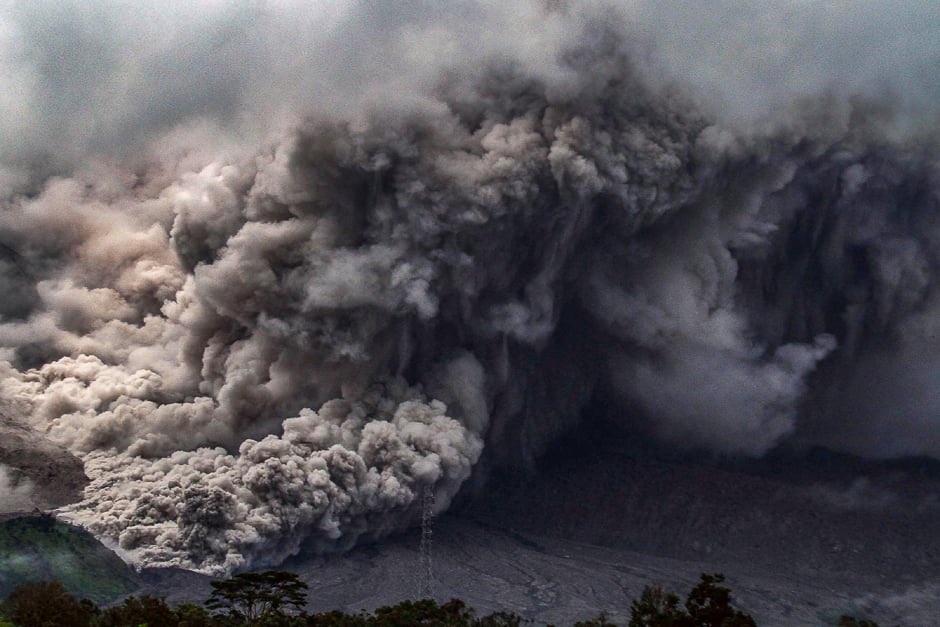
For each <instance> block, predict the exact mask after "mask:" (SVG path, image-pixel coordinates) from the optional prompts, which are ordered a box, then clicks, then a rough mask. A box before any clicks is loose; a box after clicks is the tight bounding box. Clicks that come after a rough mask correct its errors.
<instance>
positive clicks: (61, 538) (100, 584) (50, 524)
mask: <svg viewBox="0 0 940 627" xmlns="http://www.w3.org/2000/svg"><path fill="white" fill-rule="evenodd" d="M51 579H55V580H58V581H60V582H62V585H63V586H65V588H66V590H68V591H69V592H70V593H71V594H73V595H75V596H76V597H78V598H88V599H91V600H93V601H95V602H96V603H107V602H109V601H113V600H116V599H120V598H122V597H123V596H124V595H126V594H129V593H132V592H134V591H135V590H136V589H137V587H138V585H137V582H136V577H135V573H134V571H133V570H132V569H131V568H130V567H128V566H127V565H126V564H125V563H124V562H122V561H121V559H120V558H119V557H118V556H117V555H115V554H114V553H113V552H111V551H110V550H108V549H107V548H105V547H104V546H103V545H102V544H101V543H100V542H98V541H97V540H96V539H95V538H94V537H93V536H92V535H91V534H90V533H88V532H87V531H85V530H84V529H81V528H79V527H73V526H71V525H67V524H65V523H61V522H58V521H56V520H55V519H54V518H52V517H51V516H44V515H35V516H23V517H19V518H13V519H10V520H5V521H0V599H4V598H6V597H7V596H8V595H9V594H10V592H11V591H12V590H13V588H14V587H16V586H17V585H19V584H21V583H26V582H35V581H44V580H51Z"/></svg>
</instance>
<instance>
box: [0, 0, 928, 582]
mask: <svg viewBox="0 0 940 627" xmlns="http://www.w3.org/2000/svg"><path fill="white" fill-rule="evenodd" d="M656 6H659V5H658V4H652V3H651V4H650V5H647V4H646V3H642V2H641V3H636V4H631V5H629V6H607V5H604V4H601V3H589V4H586V5H583V6H580V7H577V8H576V7H572V6H567V5H565V4H563V3H559V4H558V6H550V7H546V5H545V4H544V3H534V2H533V3H514V6H513V7H500V6H491V5H489V4H486V3H482V4H465V3H459V2H458V3H452V4H443V3H429V4H427V5H425V4H423V3H416V4H415V6H413V7H412V6H409V8H407V9H405V8H400V7H398V6H397V5H396V4H394V3H389V4H385V3H365V4H362V5H348V6H345V8H344V7H343V6H340V5H333V4H330V3H322V4H316V3H314V4H313V5H306V4H305V5H303V6H299V5H298V6H292V5H291V4H290V3H287V4H284V5H279V6H278V7H276V8H274V7H266V6H263V5H257V6H256V5H252V8H250V9H239V10H235V9H234V8H233V7H231V6H227V5H218V6H215V5H213V6H207V7H205V8H203V9H196V8H192V7H189V6H183V5H177V4H174V3H168V4H167V6H166V8H165V9H159V10H157V9H154V10H153V11H152V13H153V14H152V15H149V14H148V15H144V13H142V12H139V11H138V10H132V9H129V8H127V7H117V6H111V5H110V4H108V3H90V4H89V3H81V4H80V5H78V4H76V5H70V4H68V3H56V4H55V6H53V5H51V4H47V3H31V4H29V5H13V6H11V7H4V8H3V14H2V21H0V27H2V30H0V46H2V49H3V51H4V53H9V54H4V55H3V58H4V59H5V61H4V63H5V64H9V66H10V67H9V72H4V73H3V77H4V78H2V79H0V87H4V88H5V87H8V86H15V87H16V88H17V89H15V90H13V91H11V90H9V89H3V90H2V91H3V93H5V94H13V93H16V94H19V95H17V96H13V95H6V96H4V99H3V100H0V110H2V111H3V113H4V116H3V118H4V121H3V122H0V124H2V125H3V126H2V127H0V128H2V130H3V132H4V133H6V134H7V136H8V137H9V138H10V139H9V141H6V140H5V141H4V145H3V147H2V148H0V191H2V212H0V280H2V281H3V284H4V287H5V288H6V289H5V291H6V293H7V294H8V299H7V300H5V301H4V302H3V303H2V305H0V341H2V347H3V349H2V351H3V352H2V355H0V356H2V358H3V359H4V360H5V361H4V362H3V374H2V379H0V390H2V399H0V400H2V412H3V415H5V416H8V417H11V418H13V419H15V420H16V421H17V422H19V423H21V424H27V425H30V426H31V427H32V428H34V429H35V430H37V431H40V432H42V433H44V434H45V435H46V436H47V437H48V438H49V439H51V440H52V441H54V442H56V443H58V444H60V445H63V446H65V447H66V448H68V449H69V450H70V451H72V452H73V453H74V454H76V455H78V456H79V457H81V459H82V460H83V461H84V463H85V471H86V473H87V474H88V476H89V478H90V484H89V486H88V487H87V489H86V490H85V494H84V498H83V500H82V501H80V502H78V503H76V504H74V505H72V506H70V507H68V508H67V509H66V510H65V512H64V515H65V516H68V517H70V518H71V519H73V520H75V521H78V522H80V523H82V524H84V525H86V526H88V527H89V528H90V529H92V530H93V531H94V532H95V533H97V534H99V535H100V536H102V537H105V538H108V539H111V540H113V541H116V542H117V543H118V544H119V545H120V546H121V548H122V549H123V550H124V551H125V552H126V553H125V554H126V555H129V556H131V557H132V558H133V559H134V560H136V561H137V562H138V563H140V564H144V565H179V566H183V567H186V568H191V569H196V570H202V571H206V572H227V571H231V570H233V569H237V568H243V567H249V566H252V565H259V564H263V563H277V562H279V561H280V560H282V559H283V558H284V557H286V556H288V555H290V554H292V553H294V552H296V551H297V550H298V548H299V546H300V544H301V543H302V542H309V543H314V544H316V545H317V546H320V547H322V548H324V549H328V548H337V547H339V548H342V547H345V546H349V545H350V544H351V543H353V542H355V541H357V540H358V539H360V538H378V537H381V536H382V535H383V534H386V533H388V532H390V531H393V530H394V529H397V528H401V527H402V526H405V525H408V524H411V523H413V522H414V521H415V520H417V519H418V518H419V517H420V507H421V499H420V495H421V494H422V493H423V492H424V491H425V490H427V489H431V490H433V492H434V502H435V504H436V507H438V508H439V509H442V508H446V507H447V505H448V504H449V502H450V501H451V499H452V498H453V497H454V496H455V495H456V493H457V492H458V490H459V489H460V487H461V485H462V483H463V482H464V481H465V480H466V479H467V478H468V477H469V476H470V475H471V473H472V472H473V471H474V468H475V467H476V468H482V467H483V466H487V467H488V466H492V465H504V466H516V467H518V466H526V465H527V464H530V463H531V461H532V460H533V459H534V457H536V456H537V455H539V454H541V453H542V452H543V451H544V450H545V448H546V446H547V444H548V443H550V442H551V441H552V440H553V438H555V437H556V436H557V435H559V434H560V433H562V432H564V431H565V430H567V429H570V428H572V427H574V426H576V425H577V423H578V421H579V420H580V419H581V418H580V413H581V410H582V409H583V408H584V406H585V405H586V404H587V403H588V402H589V401H590V399H591V398H592V397H594V398H602V399H603V400H604V402H606V403H608V404H611V405H614V406H618V407H620V408H621V410H620V411H619V413H620V414H621V415H622V416H623V420H624V421H627V422H630V423H631V424H632V425H633V426H636V427H637V428H644V429H647V430H648V431H649V432H650V433H651V434H652V435H654V436H655V437H658V438H660V439H662V440H663V441H665V442H668V443H671V444H673V445H675V446H679V447H683V448H703V449H707V450H711V451H715V452H718V453H730V454H747V455H760V454H763V453H764V452H766V451H767V450H769V449H771V448H773V447H774V446H776V445H778V444H780V443H781V442H784V441H788V440H792V441H812V442H821V443H825V444H829V445H832V446H835V447H840V448H844V449H848V450H853V451H857V452H863V453H866V454H872V455H880V456H888V455H904V454H928V455H935V456H936V455H940V427H938V425H937V424H936V422H935V420H934V418H933V416H934V415H935V414H936V410H937V408H938V402H940V401H938V400H937V399H936V398H932V397H931V395H929V394H927V393H926V392H924V393H923V394H921V395H919V396H917V398H916V399H914V400H908V401H905V402H900V400H901V397H902V396H903V397H906V395H907V392H908V389H907V388H908V387H909V381H910V380H911V379H910V377H906V376H904V375H903V374H901V370H903V369H913V370H914V371H915V372H916V376H917V377H918V378H917V379H916V380H918V381H922V382H923V383H924V385H925V386H928V385H932V387H933V388H935V387H936V385H933V384H934V383H938V382H940V368H938V367H937V364H936V360H935V359H921V358H920V356H923V355H927V354H932V352H931V349H932V347H934V346H936V343H937V340H936V338H935V333H934V331H935V329H934V327H935V325H936V322H935V321H936V319H937V318H936V314H937V308H938V295H937V294H936V291H935V289H934V278H935V277H936V276H937V275H938V270H940V265H938V264H940V254H938V253H940V238H938V235H937V234H938V233H940V229H937V228H936V227H937V226H940V224H938V218H940V211H938V209H940V207H938V201H940V176H938V175H940V172H938V170H937V151H936V143H935V135H934V134H933V133H934V130H935V128H934V126H932V125H931V124H932V123H931V119H932V118H931V115H932V113H931V109H930V107H929V106H928V105H929V103H930V102H932V100H930V98H928V97H926V96H923V94H928V95H929V93H936V91H937V90H936V89H935V85H932V84H930V85H926V86H921V88H920V89H921V91H918V92H916V93H914V92H905V93H906V97H905V98H904V99H901V100H899V101H896V100H894V99H892V94H894V93H895V92H896V90H897V89H901V88H907V87H909V86H910V83H907V82H905V80H906V78H905V76H906V75H900V76H893V77H892V76H891V75H890V74H889V73H887V72H886V71H885V69H886V68H887V67H889V66H888V65H885V64H880V63H872V64H870V66H869V67H868V69H867V70H866V72H867V73H866V74H865V76H868V77H869V78H870V81H869V82H868V83H864V84H863V83H862V82H860V80H853V81H850V82H849V83H848V84H846V83H844V82H840V81H837V80H834V81H826V80H825V79H826V77H827V75H829V74H831V75H833V76H838V75H839V71H840V70H844V68H843V67H841V66H839V65H838V60H833V61H832V63H833V64H835V66H834V67H823V68H822V69H821V70H820V73H819V75H813V76H811V75H809V74H808V71H806V70H803V71H802V74H799V75H794V76H791V77H790V79H791V80H790V81H789V82H787V81H783V82H782V83H780V84H778V85H777V88H778V90H777V91H766V90H762V88H761V86H760V85H761V83H760V81H758V80H756V79H755V76H762V74H761V73H762V72H763V69H762V68H756V69H754V68H751V69H748V68H744V67H736V66H734V60H733V59H729V58H728V57H726V56H722V55H717V56H716V54H715V49H714V46H713V43H712V42H711V40H710V39H708V38H706V41H708V42H709V44H708V46H707V47H706V51H709V50H710V51H711V52H708V53H707V54H705V56H704V57H703V58H696V59H694V60H693V59H689V58H688V56H687V55H685V54H683V53H682V51H686V47H685V46H684V45H682V44H681V42H682V38H683V37H684V36H692V35H697V36H701V35H703V34H706V35H707V34H709V33H710V34H711V35H714V34H715V33H716V32H720V30H717V31H714V30H710V29H711V28H712V27H711V26H709V24H711V22H710V19H711V18H708V19H704V18H703V17H702V15H701V14H699V13H696V11H697V10H698V9H694V10H693V9H691V8H690V9H688V10H687V17H688V22H687V23H684V25H683V28H681V29H678V30H676V31H675V32H671V34H669V35H668V36H665V38H664V39H663V41H662V42H661V43H660V42H658V40H657V36H656V35H657V33H659V32H660V31H661V30H662V29H663V25H664V24H665V23H669V20H667V19H666V16H663V15H661V13H660V10H659V9H656V8H654V7H656ZM766 10H767V7H765V6H763V4H761V3H759V2H755V3H753V5H752V6H751V7H750V9H749V11H748V12H745V13H747V14H748V15H751V17H752V18H754V21H753V22H743V23H742V24H739V26H741V28H742V29H743V30H740V29H739V30H738V31H736V32H739V33H750V34H751V35H754V37H755V39H754V41H753V42H752V45H754V46H755V47H760V46H762V45H763V44H764V43H766V42H764V41H763V40H761V38H760V37H758V35H760V34H762V33H765V29H764V26H766V24H765V23H764V22H762V21H761V20H760V19H757V17H756V16H759V15H762V13H761V12H762V11H766ZM788 10H789V11H790V12H791V13H792V15H794V16H796V17H794V20H795V23H797V24H798V25H799V27H800V28H804V29H809V30H806V32H807V33H809V34H807V35H806V37H807V38H808V41H807V42H805V43H806V46H808V47H809V48H814V47H815V48H814V49H816V50H817V51H818V52H820V53H825V52H826V50H825V46H826V45H829V44H827V43H826V42H827V41H828V40H827V39H826V38H824V37H821V36H817V35H816V34H813V33H815V32H816V31H813V30H812V29H811V28H809V26H807V24H810V25H811V24H812V23H813V20H814V19H815V18H814V13H813V11H818V10H819V9H809V8H807V9H806V11H808V13H805V14H801V13H799V12H798V11H799V9H798V8H797V7H796V6H795V5H794V6H793V7H790V8H789V9H788ZM140 11H142V10H140ZM200 11H202V13H200ZM794 12H795V13H794ZM863 13H864V15H862V16H861V17H856V18H853V20H855V21H850V22H848V24H849V26H848V27H847V28H853V27H855V26H859V24H861V25H862V26H864V24H866V23H867V22H865V20H866V19H868V18H870V17H871V16H870V15H868V13H865V12H863ZM912 13H914V14H916V15H903V16H901V18H903V19H902V22H903V23H904V24H907V23H908V22H910V23H918V22H917V20H919V19H922V18H923V17H924V16H922V15H920V14H919V13H918V11H913V12H912ZM866 15H868V18H866V17H865V16H866ZM817 17H819V20H820V22H819V23H820V24H825V25H826V28H828V29H832V28H835V26H834V23H833V21H832V16H831V15H826V16H817ZM729 19H731V18H730V17H729ZM734 19H736V20H743V19H745V18H742V17H741V16H735V17H734ZM763 19H766V18H763ZM761 24H764V26H761ZM853 25H854V26H853ZM859 28H861V26H859ZM823 30H825V29H823ZM861 30H862V31H864V30H865V29H864V28H861ZM664 32H665V31H664ZM865 32H867V31H865ZM765 34H766V33H765ZM839 36H840V37H847V35H846V33H841V32H840V33H839ZM768 37H769V39H770V40H771V41H777V42H779V41H781V40H782V39H781V38H782V35H781V33H779V32H773V33H770V34H769V35H768ZM677 51H679V52H677ZM777 51H778V52H779V54H780V55H781V56H780V58H776V59H772V60H771V59H767V58H764V60H765V61H766V63H767V64H769V65H771V66H773V67H775V68H777V71H778V72H779V71H782V69H781V68H783V67H785V65H784V64H785V61H786V60H787V59H790V60H791V61H792V60H793V59H792V58H791V57H790V56H788V54H789V53H788V52H787V51H785V50H784V51H780V50H779V49H778V50H777ZM790 52H792V51H790ZM768 54H769V53H768ZM745 56H746V55H745ZM890 56H891V58H892V59H893V60H894V61H896V62H899V63H900V62H904V63H906V65H905V67H906V68H908V69H909V70H910V71H911V72H912V73H913V74H914V75H915V76H920V74H919V73H918V72H919V70H918V68H919V67H921V65H919V64H923V63H926V61H924V55H922V54H920V52H919V50H916V49H907V48H905V49H904V50H899V51H894V52H892V53H891V55H890ZM824 58H826V59H827V60H828V59H830V57H828V56H825V57H824ZM856 58H857V57H856ZM866 58H869V59H871V58H872V57H870V56H869V57H866ZM6 59H9V61H7V60H6ZM771 61H772V62H771ZM708 62H712V63H713V66H711V67H710V69H709V68H706V67H704V66H703V64H705V63H708ZM827 62H828V61H827ZM716 73H717V74H716ZM692 74H694V76H692V77H690V76H691V75H692ZM725 75H727V76H728V77H729V78H728V80H727V82H721V77H724V76H725ZM908 78H909V77H908ZM931 78H932V74H931ZM892 80H895V81H899V82H897V83H891V81H892ZM752 93H756V94H757V96H759V98H758V97H757V96H755V102H753V103H747V104H742V103H738V104H736V105H730V106H729V105H728V99H729V98H732V99H733V98H738V99H741V98H745V99H746V98H749V97H750V94H752ZM922 96H923V97H922ZM873 390H879V391H878V392H875V391H873ZM866 394H868V395H877V397H878V399H879V402H878V403H867V402H865V401H864V399H865V398H866V396H865V395H866ZM895 401H897V402H895ZM481 458H485V459H486V460H487V461H486V463H485V464H480V460H481ZM479 472H482V471H479Z"/></svg>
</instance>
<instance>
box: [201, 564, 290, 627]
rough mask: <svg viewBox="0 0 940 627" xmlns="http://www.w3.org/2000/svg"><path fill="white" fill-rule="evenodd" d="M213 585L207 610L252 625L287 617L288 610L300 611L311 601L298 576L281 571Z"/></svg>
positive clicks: (254, 574)
mask: <svg viewBox="0 0 940 627" xmlns="http://www.w3.org/2000/svg"><path fill="white" fill-rule="evenodd" d="M210 585H211V586H212V595H211V596H210V597H209V599H208V600H207V601H206V607H208V608H209V609H211V610H221V611H223V612H224V613H225V615H226V616H228V617H229V618H232V619H236V620H240V621H243V622H245V623H247V624H249V625H259V624H266V623H270V622H273V621H274V619H276V618H278V617H285V616H287V615H288V613H287V610H288V608H293V609H294V610H296V611H298V612H299V611H300V610H302V609H303V607H304V605H306V602H307V584H305V583H304V582H303V581H301V580H300V578H299V577H297V575H295V574H294V573H289V572H285V571H280V570H268V571H264V572H260V573H241V574H239V575H235V576H234V577H232V578H231V579H225V580H221V581H213V582H211V584H210Z"/></svg>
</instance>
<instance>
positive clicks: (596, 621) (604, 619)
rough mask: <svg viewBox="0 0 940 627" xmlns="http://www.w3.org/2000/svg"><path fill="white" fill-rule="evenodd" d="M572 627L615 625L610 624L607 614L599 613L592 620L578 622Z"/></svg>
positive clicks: (607, 626) (613, 625)
mask: <svg viewBox="0 0 940 627" xmlns="http://www.w3.org/2000/svg"><path fill="white" fill-rule="evenodd" d="M574 627H617V624H616V623H612V622H610V619H609V618H608V616H607V612H601V613H600V614H598V615H597V616H595V617H594V618H591V619H588V620H579V621H578V622H576V623H575V624H574Z"/></svg>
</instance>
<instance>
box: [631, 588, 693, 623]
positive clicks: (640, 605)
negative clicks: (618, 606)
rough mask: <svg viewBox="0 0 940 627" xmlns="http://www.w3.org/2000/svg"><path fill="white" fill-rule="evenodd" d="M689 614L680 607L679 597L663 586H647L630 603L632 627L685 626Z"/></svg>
mask: <svg viewBox="0 0 940 627" xmlns="http://www.w3.org/2000/svg"><path fill="white" fill-rule="evenodd" d="M688 624H689V616H688V615H687V614H686V613H685V612H684V611H682V608H680V607H679V597H678V596H676V595H675V594H673V593H672V592H669V591H667V590H665V589H664V588H663V587H662V586H658V585H655V586H646V587H644V588H643V592H641V593H640V598H639V599H634V601H633V603H631V604H630V627H684V626H685V625H688Z"/></svg>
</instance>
